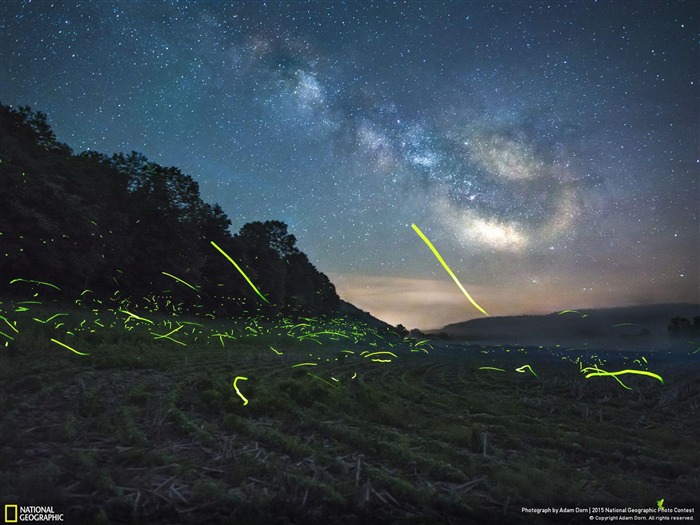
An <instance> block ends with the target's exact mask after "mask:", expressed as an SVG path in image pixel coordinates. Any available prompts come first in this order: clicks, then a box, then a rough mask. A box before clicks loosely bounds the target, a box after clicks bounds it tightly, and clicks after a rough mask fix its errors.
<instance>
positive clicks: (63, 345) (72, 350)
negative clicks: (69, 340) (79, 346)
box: [51, 339, 90, 355]
mask: <svg viewBox="0 0 700 525" xmlns="http://www.w3.org/2000/svg"><path fill="white" fill-rule="evenodd" d="M51 341H53V342H54V343H56V344H57V345H61V346H62V347H64V348H67V349H68V350H70V351H71V352H73V353H74V354H78V355H90V354H85V353H83V352H78V351H77V350H75V349H73V348H71V347H70V346H68V345H67V344H64V343H62V342H61V341H56V340H55V339H51Z"/></svg>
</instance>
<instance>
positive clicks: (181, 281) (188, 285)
mask: <svg viewBox="0 0 700 525" xmlns="http://www.w3.org/2000/svg"><path fill="white" fill-rule="evenodd" d="M160 273H162V274H163V275H167V276H168V277H172V278H173V279H175V280H176V281H177V282H180V283H182V284H184V285H185V286H187V287H188V288H192V289H193V290H194V291H195V292H197V293H199V290H197V288H195V287H194V286H192V285H191V284H190V283H188V282H185V281H183V280H182V279H180V278H179V277H175V276H174V275H173V274H170V273H168V272H160Z"/></svg>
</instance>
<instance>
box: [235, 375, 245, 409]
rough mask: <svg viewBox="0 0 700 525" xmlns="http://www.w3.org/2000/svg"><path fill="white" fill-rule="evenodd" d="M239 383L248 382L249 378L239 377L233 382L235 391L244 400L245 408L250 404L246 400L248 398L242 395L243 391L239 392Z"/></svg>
mask: <svg viewBox="0 0 700 525" xmlns="http://www.w3.org/2000/svg"><path fill="white" fill-rule="evenodd" d="M239 381H248V378H247V377H243V376H237V377H236V378H235V379H234V380H233V389H234V390H235V391H236V394H238V397H240V398H241V399H242V400H243V406H246V405H247V404H248V399H246V397H245V396H244V395H243V394H241V391H240V390H238V386H236V383H238V382H239Z"/></svg>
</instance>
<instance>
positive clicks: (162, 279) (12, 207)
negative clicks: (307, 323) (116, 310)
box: [0, 105, 340, 316]
mask: <svg viewBox="0 0 700 525" xmlns="http://www.w3.org/2000/svg"><path fill="white" fill-rule="evenodd" d="M0 181H1V187H2V190H1V191H0V210H2V211H1V213H0V236H1V238H2V253H1V254H0V255H1V259H0V275H2V277H3V281H4V283H3V284H4V285H5V286H4V288H5V292H4V293H9V294H12V293H13V287H12V286H7V285H8V283H9V282H11V281H15V280H20V281H21V282H27V281H41V282H48V283H51V284H52V285H55V286H56V287H57V288H60V293H59V292H56V296H57V300H58V299H59V298H63V299H64V300H65V299H66V298H67V299H73V298H75V297H78V296H80V294H84V293H86V290H89V292H90V293H89V296H90V297H91V299H92V300H109V299H110V298H115V299H117V300H118V301H119V302H122V301H124V300H125V299H128V300H130V301H132V302H133V301H138V300H140V299H142V298H143V297H148V296H150V297H152V300H153V301H157V300H162V301H170V302H173V303H174V304H178V305H180V308H181V310H183V311H193V310H195V309H200V311H209V312H216V315H217V316H222V315H224V316H241V315H251V314H256V313H261V314H264V313H269V312H270V311H272V310H273V309H274V310H276V311H282V312H286V313H294V312H297V313H303V314H306V315H324V314H334V313H335V312H336V311H337V310H338V308H339V305H340V299H339V297H338V294H337V293H336V290H335V287H334V285H333V284H332V283H331V282H330V280H329V279H328V277H326V276H325V275H324V274H323V273H321V272H319V271H318V270H317V269H316V268H315V267H314V265H313V264H312V263H311V262H310V261H309V259H308V257H307V256H306V255H305V254H304V253H302V252H301V251H300V250H299V249H298V248H297V247H296V238H295V237H294V235H292V234H291V233H289V232H288V228H287V225H286V224H285V223H284V222H281V221H277V220H270V221H265V222H259V221H256V222H251V223H248V224H245V225H244V226H243V227H242V228H241V229H240V231H239V232H238V233H236V234H232V233H231V232H230V231H229V226H230V225H231V220H230V219H229V217H228V216H227V215H226V213H225V212H224V211H223V209H222V208H221V207H220V206H219V205H218V204H213V205H211V204H208V203H206V202H204V201H203V200H202V198H201V196H200V192H199V185H198V184H197V182H196V181H195V180H194V179H193V178H192V177H191V176H189V175H186V174H185V173H183V172H182V171H181V170H180V169H178V168H177V167H164V166H160V165H159V164H157V163H155V162H152V161H149V160H148V159H147V158H146V157H145V156H144V155H143V154H140V153H137V152H132V153H130V154H124V153H117V154H114V155H112V156H111V157H109V156H107V155H105V154H103V153H97V152H93V151H87V152H83V153H79V154H75V153H74V152H73V151H72V149H71V148H70V147H69V146H68V145H66V144H64V143H61V142H59V141H58V140H57V138H56V135H55V133H54V132H53V130H52V129H51V127H50V126H49V124H48V123H47V116H46V114H44V113H42V112H40V111H32V109H31V108H29V107H26V106H25V107H19V108H18V109H14V108H12V107H10V106H6V105H0ZM212 242H214V243H215V244H216V245H217V246H219V247H220V248H221V249H222V250H223V251H224V252H225V253H227V254H229V255H230V257H231V258H232V259H233V260H235V261H236V263H237V264H238V265H239V266H240V268H241V269H242V270H243V271H244V272H245V274H246V275H247V277H248V278H249V279H250V280H251V281H252V282H253V283H255V286H256V287H257V289H258V290H260V291H261V293H262V294H263V295H264V297H265V299H266V300H261V298H260V297H259V296H258V295H257V294H256V292H255V290H254V289H253V288H252V287H251V286H250V285H249V283H248V282H246V280H245V278H244V276H243V275H242V274H241V273H240V272H239V271H237V269H236V268H234V266H232V265H231V263H230V262H229V261H228V260H227V259H226V257H224V256H222V254H221V253H220V252H219V251H217V250H216V249H215V248H214V246H213V245H212ZM202 309H203V310H202Z"/></svg>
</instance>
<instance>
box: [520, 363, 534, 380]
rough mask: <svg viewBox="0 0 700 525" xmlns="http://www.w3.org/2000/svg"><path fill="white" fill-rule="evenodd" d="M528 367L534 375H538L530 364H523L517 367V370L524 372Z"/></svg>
mask: <svg viewBox="0 0 700 525" xmlns="http://www.w3.org/2000/svg"><path fill="white" fill-rule="evenodd" d="M526 368H527V369H528V370H530V372H532V375H533V376H535V377H537V374H536V373H535V371H534V370H533V369H532V367H531V366H530V365H523V366H521V367H520V368H516V369H515V371H516V372H520V373H523V374H524V373H525V369H526Z"/></svg>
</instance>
